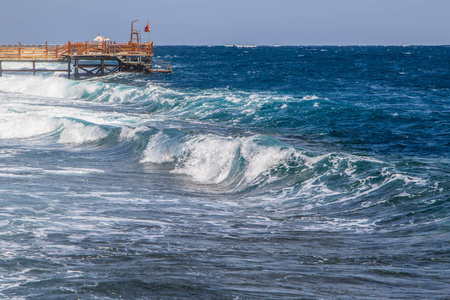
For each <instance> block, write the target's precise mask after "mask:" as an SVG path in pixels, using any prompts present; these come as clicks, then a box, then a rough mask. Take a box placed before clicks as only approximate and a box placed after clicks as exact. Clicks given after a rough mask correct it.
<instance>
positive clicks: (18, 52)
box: [17, 42, 21, 60]
mask: <svg viewBox="0 0 450 300" xmlns="http://www.w3.org/2000/svg"><path fill="white" fill-rule="evenodd" d="M17 58H18V59H19V60H20V58H21V55H20V42H19V46H18V47H17Z"/></svg>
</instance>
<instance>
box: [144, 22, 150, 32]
mask: <svg viewBox="0 0 450 300" xmlns="http://www.w3.org/2000/svg"><path fill="white" fill-rule="evenodd" d="M145 32H150V20H149V21H148V24H147V26H145Z"/></svg>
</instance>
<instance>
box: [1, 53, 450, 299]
mask: <svg viewBox="0 0 450 300" xmlns="http://www.w3.org/2000/svg"><path fill="white" fill-rule="evenodd" d="M155 51H156V53H157V54H158V55H159V56H160V57H159V58H161V59H165V60H171V61H172V63H173V69H174V73H173V74H165V75H157V74H155V75H133V74H120V75H113V76H108V77H103V78H93V79H88V80H81V81H74V80H68V79H66V78H63V77H58V76H57V75H55V76H53V75H45V76H34V77H33V76H26V75H25V76H24V75H15V74H9V75H5V76H3V77H1V78H0V249H1V253H0V297H2V298H14V299H118V298H123V299H148V298H150V299H173V298H177V299H184V298H190V299H254V298H266V299H290V298H292V299H294V298H295V299H322V298H323V299H329V298H335V299H349V298H363V299H380V298H383V299H424V298H427V299H445V298H447V297H448V295H450V274H449V262H450V257H449V251H450V244H449V243H450V242H449V237H450V234H449V233H450V222H449V216H448V213H449V203H450V71H449V65H450V64H449V63H450V48H449V47H413V46H411V47H242V46H228V47H159V48H156V49H155ZM4 64H6V63H4Z"/></svg>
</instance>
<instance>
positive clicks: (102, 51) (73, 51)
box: [0, 41, 153, 61]
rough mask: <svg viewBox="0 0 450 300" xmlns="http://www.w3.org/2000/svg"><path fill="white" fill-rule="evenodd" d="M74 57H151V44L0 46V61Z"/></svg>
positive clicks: (106, 43)
mask: <svg viewBox="0 0 450 300" xmlns="http://www.w3.org/2000/svg"><path fill="white" fill-rule="evenodd" d="M75 55H86V56H95V55H103V56H104V55H106V56H109V55H110V56H115V55H146V56H153V42H150V43H146V44H136V43H116V42H114V43H110V42H106V41H104V42H100V43H96V42H84V43H72V42H70V41H69V42H68V43H66V44H64V45H48V44H47V43H45V45H21V44H20V43H19V44H18V45H0V60H30V61H32V60H44V61H45V60H50V61H55V60H66V59H67V57H73V56H75Z"/></svg>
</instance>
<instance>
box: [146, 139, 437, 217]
mask: <svg viewBox="0 0 450 300" xmlns="http://www.w3.org/2000/svg"><path fill="white" fill-rule="evenodd" d="M140 161H141V163H144V164H169V165H170V168H171V170H172V172H173V173H176V174H180V175H184V176H187V178H190V180H192V182H195V183H197V184H201V185H206V186H217V187H223V188H224V190H226V191H227V192H231V193H235V192H243V191H247V192H250V193H256V194H258V195H259V194H260V193H261V195H264V196H263V198H264V199H266V200H282V201H296V202H297V203H302V208H303V209H308V210H309V209H317V208H318V207H323V206H326V205H330V204H333V205H346V203H353V205H351V207H352V208H351V209H364V208H368V207H371V206H376V205H379V204H382V203H383V202H385V201H389V199H392V197H394V196H397V195H402V194H404V193H405V192H406V191H409V192H411V193H413V194H414V193H415V191H416V190H422V189H423V187H424V186H425V185H426V184H427V182H428V181H427V179H426V178H421V177H419V176H410V175H406V174H403V173H401V172H400V171H397V170H396V168H395V166H394V165H391V164H388V163H385V162H383V161H380V160H377V159H374V158H370V157H364V156H356V155H350V154H345V153H327V154H315V153H311V152H308V151H305V150H302V149H298V148H295V147H292V146H290V145H288V144H285V143H283V142H280V141H278V140H276V139H273V138H270V137H268V136H262V135H255V136H248V137H226V136H218V135H214V134H207V135H194V136H191V135H186V136H183V137H182V138H179V137H175V136H171V134H170V133H167V132H161V131H160V132H159V133H157V134H155V135H153V136H151V137H150V138H149V141H148V144H147V146H146V148H145V150H144V151H143V152H142V158H141V160H140ZM222 192H223V190H222ZM247 196H249V195H247ZM355 203H356V204H355ZM355 205H356V206H355Z"/></svg>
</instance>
